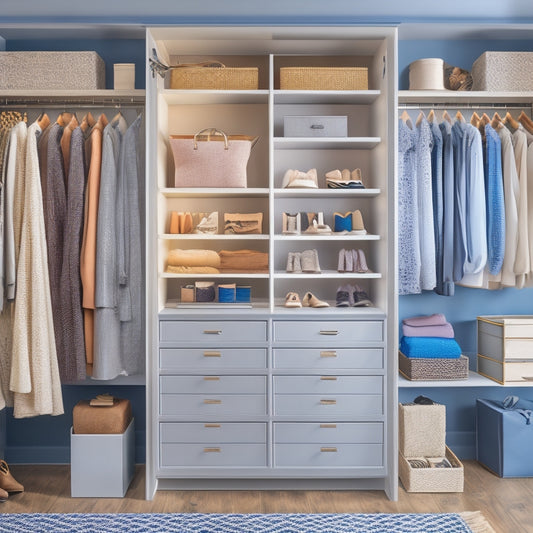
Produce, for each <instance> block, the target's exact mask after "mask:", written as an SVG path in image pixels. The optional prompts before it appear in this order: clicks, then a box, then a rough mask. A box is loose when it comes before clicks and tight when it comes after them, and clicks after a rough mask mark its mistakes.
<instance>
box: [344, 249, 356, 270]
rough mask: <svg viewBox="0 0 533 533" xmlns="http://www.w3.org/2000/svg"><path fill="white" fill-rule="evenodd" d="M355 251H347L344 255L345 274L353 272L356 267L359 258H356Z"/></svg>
mask: <svg viewBox="0 0 533 533" xmlns="http://www.w3.org/2000/svg"><path fill="white" fill-rule="evenodd" d="M353 252H354V251H353V250H346V253H345V254H344V271H345V272H353V271H354V269H355V266H356V263H355V261H356V260H357V256H355V257H354V255H353Z"/></svg>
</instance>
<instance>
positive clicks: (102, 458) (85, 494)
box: [70, 419, 135, 498]
mask: <svg viewBox="0 0 533 533" xmlns="http://www.w3.org/2000/svg"><path fill="white" fill-rule="evenodd" d="M134 471H135V425H134V420H133V419H132V421H131V422H130V424H129V426H128V429H126V431H125V432H124V433H119V434H75V433H73V432H72V429H71V432H70V493H71V496H72V497H73V498H123V497H124V495H125V494H126V491H127V490H128V487H129V485H130V483H131V480H132V479H133V474H134Z"/></svg>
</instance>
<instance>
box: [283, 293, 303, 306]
mask: <svg viewBox="0 0 533 533" xmlns="http://www.w3.org/2000/svg"><path fill="white" fill-rule="evenodd" d="M285 307H302V302H300V297H299V296H298V294H297V293H296V292H289V293H287V296H285Z"/></svg>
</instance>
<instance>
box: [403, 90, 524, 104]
mask: <svg viewBox="0 0 533 533" xmlns="http://www.w3.org/2000/svg"><path fill="white" fill-rule="evenodd" d="M398 102H399V103H400V104H417V105H422V106H423V105H431V104H457V105H461V104H479V105H483V104H488V105H491V104H497V103H503V104H504V103H518V104H520V103H524V104H528V105H529V106H530V105H531V102H533V91H529V92H527V91H526V92H511V91H499V92H493V91H398Z"/></svg>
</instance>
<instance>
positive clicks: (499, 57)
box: [472, 52, 533, 91]
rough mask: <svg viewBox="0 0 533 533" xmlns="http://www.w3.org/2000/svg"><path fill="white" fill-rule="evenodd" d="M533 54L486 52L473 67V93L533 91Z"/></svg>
mask: <svg viewBox="0 0 533 533" xmlns="http://www.w3.org/2000/svg"><path fill="white" fill-rule="evenodd" d="M532 69H533V52H485V53H484V54H481V55H480V56H479V57H478V58H477V59H476V60H475V61H474V64H473V65H472V81H473V85H472V90H473V91H533V77H532V76H531V71H532Z"/></svg>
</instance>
